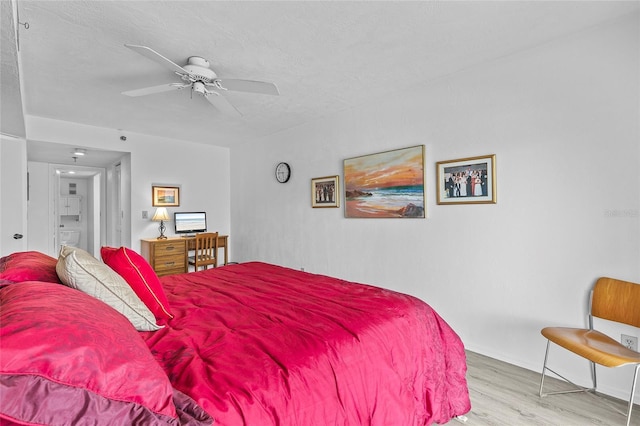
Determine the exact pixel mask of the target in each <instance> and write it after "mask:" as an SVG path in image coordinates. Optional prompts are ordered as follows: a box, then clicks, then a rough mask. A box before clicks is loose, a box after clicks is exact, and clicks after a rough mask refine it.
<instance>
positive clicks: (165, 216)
mask: <svg viewBox="0 0 640 426" xmlns="http://www.w3.org/2000/svg"><path fill="white" fill-rule="evenodd" d="M151 220H153V221H155V222H160V221H163V220H169V212H167V208H166V207H158V208H157V209H156V212H155V214H154V215H153V217H152V218H151Z"/></svg>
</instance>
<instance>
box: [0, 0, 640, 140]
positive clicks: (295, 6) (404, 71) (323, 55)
mask: <svg viewBox="0 0 640 426" xmlns="http://www.w3.org/2000/svg"><path fill="white" fill-rule="evenodd" d="M6 2H7V1H6V0H2V3H3V18H2V20H3V22H2V23H3V24H4V23H5V19H6V16H5V3H6ZM16 5H17V10H18V12H19V17H20V20H21V22H26V23H28V25H29V29H25V28H24V26H22V25H17V28H18V30H19V40H20V50H19V52H18V55H19V58H20V78H21V79H22V86H23V89H22V90H23V93H22V101H23V104H24V111H25V113H26V114H27V115H32V116H40V117H46V118H52V119H58V120H65V121H72V122H77V123H82V124H88V125H93V126H100V127H106V128H112V129H122V131H123V132H125V133H126V132H127V131H129V132H136V133H143V134H149V135H157V136H164V137H172V138H178V139H186V140H191V141H196V142H201V143H208V144H215V145H220V146H228V147H232V146H233V145H234V144H235V143H238V142H243V141H246V140H251V139H254V138H258V137H260V136H263V135H266V134H272V133H274V132H278V131H281V130H283V129H287V128H291V127H295V126H299V125H301V124H303V123H305V122H309V121H313V120H317V119H319V118H321V117H324V116H327V115H330V114H334V113H338V112H340V111H343V110H346V109H349V108H354V107H357V106H358V105H362V104H365V103H368V102H372V101H376V102H377V101H380V102H384V98H385V97H386V96H390V95H391V94H397V93H398V92H400V93H402V91H405V90H410V89H411V87H412V86H414V85H417V84H425V83H427V82H428V81H430V80H433V79H436V78H438V77H441V76H443V75H447V74H450V73H453V72H456V71H459V70H461V69H466V68H468V67H471V66H473V65H476V64H479V63H483V62H487V61H491V60H494V59H496V58H499V57H502V56H505V55H509V54H511V53H514V52H517V51H521V50H523V49H527V48H531V47H534V46H537V45H540V44H542V43H546V42H548V41H550V40H553V39H555V38H558V37H561V36H564V35H567V34H571V33H575V32H577V31H580V30H583V29H585V28H589V27H591V26H594V25H597V24H598V23H601V22H603V21H607V20H611V19H615V18H617V17H619V16H621V15H623V14H627V13H630V12H632V11H634V10H638V6H639V3H638V2H636V1H623V2H614V1H603V2H597V1H567V2H561V1H553V2H552V1H549V2H538V1H534V2H524V1H513V2H510V1H495V2H484V1H472V2H457V1H456V2H445V1H438V2H399V1H394V2H364V1H359V2H342V1H328V2H320V1H318V2H311V1H286V2H271V1H264V2H236V1H234V2H223V1H200V2H195V1H139V2H138V1H82V2H80V1H30V0H21V1H19V2H17V3H16ZM6 31H9V29H7V25H3V28H2V32H3V38H2V40H3V49H2V50H3V55H2V61H3V64H2V68H3V73H4V72H5V69H7V68H8V65H9V64H5V49H4V47H5V43H6V41H5V32H6ZM125 43H128V44H138V45H144V46H148V47H150V48H152V49H154V50H156V51H158V52H159V53H161V54H162V55H164V56H165V57H167V58H169V59H171V60H172V61H174V62H176V63H178V64H179V65H184V64H185V62H186V59H187V57H189V56H193V55H198V56H202V57H204V58H207V59H209V60H210V62H211V65H212V67H213V68H214V70H215V71H216V72H217V73H218V75H219V76H220V77H228V78H241V79H253V80H263V81H270V82H274V83H275V84H276V85H277V86H278V88H279V90H280V93H281V95H280V96H278V97H273V96H267V95H257V94H246V93H238V92H230V93H226V94H225V96H226V98H227V99H228V100H229V101H230V102H231V103H233V104H234V105H235V106H236V108H237V109H238V110H239V111H240V112H241V113H242V117H240V118H231V117H228V116H226V115H224V114H222V113H220V112H219V111H218V110H216V109H215V108H213V107H212V106H211V105H210V104H208V103H207V102H206V100H205V99H203V98H202V97H200V96H197V95H194V96H193V97H191V93H190V91H188V90H183V91H175V92H168V93H161V94H155V95H150V96H146V97H139V98H131V97H127V96H123V95H121V92H123V91H127V90H132V89H137V88H141V87H147V86H154V85H159V84H164V83H171V82H178V81H179V78H178V77H177V76H176V75H174V74H172V72H171V71H168V70H166V69H165V68H163V67H161V66H160V65H158V64H157V63H155V62H152V61H150V60H149V59H147V58H145V57H143V56H140V55H138V54H137V53H135V52H133V51H131V50H129V49H127V48H125V47H124V44H125ZM6 60H7V61H10V60H11V58H7V59H6ZM13 66H15V65H13ZM15 84H16V83H12V82H5V78H4V77H3V79H2V87H1V90H2V97H3V98H4V97H5V94H8V93H9V92H10V91H11V92H15V91H18V94H19V88H17V87H15ZM7 125H8V123H7ZM2 127H3V132H5V123H3V124H2ZM27 133H28V132H27Z"/></svg>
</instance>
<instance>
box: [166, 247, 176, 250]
mask: <svg viewBox="0 0 640 426" xmlns="http://www.w3.org/2000/svg"><path fill="white" fill-rule="evenodd" d="M173 249H175V246H167V248H166V250H173Z"/></svg>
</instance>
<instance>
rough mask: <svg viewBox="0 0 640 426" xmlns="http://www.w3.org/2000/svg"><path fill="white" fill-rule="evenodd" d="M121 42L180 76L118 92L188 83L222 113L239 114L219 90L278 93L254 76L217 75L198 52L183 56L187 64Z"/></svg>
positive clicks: (165, 89) (143, 91)
mask: <svg viewBox="0 0 640 426" xmlns="http://www.w3.org/2000/svg"><path fill="white" fill-rule="evenodd" d="M125 46H126V47H128V48H129V49H131V50H133V51H134V52H137V53H139V54H140V55H142V56H144V57H146V58H148V59H151V60H152V61H154V62H157V63H159V64H160V65H162V66H164V67H165V68H168V69H170V70H171V71H173V72H174V73H175V74H177V75H178V76H179V77H180V79H181V80H182V82H180V83H168V84H161V85H159V86H152V87H145V88H143V89H136V90H129V91H126V92H122V94H123V95H126V96H145V95H151V94H154V93H162V92H168V91H171V90H181V89H184V88H187V87H190V88H191V91H192V93H194V92H195V93H199V94H201V95H202V96H204V98H205V99H206V100H207V101H209V103H210V104H211V105H213V106H214V107H216V108H218V109H219V110H220V111H222V112H223V113H225V114H228V115H232V116H240V115H241V114H240V112H239V111H238V110H237V109H236V107H234V106H233V105H232V104H231V103H230V102H229V101H228V100H227V99H226V98H225V97H224V96H222V94H221V92H223V91H227V90H230V91H237V92H249V93H259V94H263V95H279V94H280V92H278V88H277V87H276V85H275V84H273V83H267V82H264V81H254V80H238V79H228V78H224V79H223V78H218V75H217V74H216V73H215V72H214V71H213V70H212V69H211V68H210V66H209V61H207V60H206V59H204V58H201V57H199V56H191V57H189V59H187V64H186V65H185V66H183V67H181V66H180V65H178V64H176V63H175V62H173V61H172V60H170V59H168V58H165V57H164V56H162V55H161V54H159V53H158V52H156V51H155V50H153V49H151V48H148V47H146V46H137V45H134V44H125Z"/></svg>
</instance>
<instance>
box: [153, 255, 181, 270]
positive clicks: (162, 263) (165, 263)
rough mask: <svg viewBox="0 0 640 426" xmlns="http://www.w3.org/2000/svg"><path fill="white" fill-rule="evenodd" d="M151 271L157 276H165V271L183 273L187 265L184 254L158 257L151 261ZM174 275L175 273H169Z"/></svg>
mask: <svg viewBox="0 0 640 426" xmlns="http://www.w3.org/2000/svg"><path fill="white" fill-rule="evenodd" d="M152 266H153V269H154V270H155V271H156V273H158V274H165V273H167V271H169V270H172V269H176V270H178V272H185V271H186V268H187V264H186V261H185V258H184V252H182V253H176V254H174V255H171V256H159V257H155V258H154V259H153V265H152ZM171 273H175V272H171Z"/></svg>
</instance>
